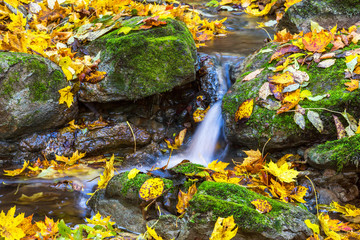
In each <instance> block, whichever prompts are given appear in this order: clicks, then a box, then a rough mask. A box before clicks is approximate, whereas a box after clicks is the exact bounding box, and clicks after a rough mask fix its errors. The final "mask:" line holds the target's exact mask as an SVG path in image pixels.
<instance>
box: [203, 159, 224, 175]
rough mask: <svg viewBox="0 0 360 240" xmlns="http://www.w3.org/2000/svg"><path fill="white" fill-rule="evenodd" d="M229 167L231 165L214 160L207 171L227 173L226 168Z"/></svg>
mask: <svg viewBox="0 0 360 240" xmlns="http://www.w3.org/2000/svg"><path fill="white" fill-rule="evenodd" d="M228 165H229V163H225V162H221V161H219V162H218V160H214V161H212V162H211V163H209V164H208V166H207V169H210V170H213V171H215V172H225V168H226V167H227V166H228Z"/></svg>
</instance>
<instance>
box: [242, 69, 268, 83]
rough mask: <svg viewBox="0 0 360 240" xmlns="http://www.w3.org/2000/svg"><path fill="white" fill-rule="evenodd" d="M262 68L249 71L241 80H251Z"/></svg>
mask: <svg viewBox="0 0 360 240" xmlns="http://www.w3.org/2000/svg"><path fill="white" fill-rule="evenodd" d="M263 70H264V68H260V69H257V70H255V71H253V72H251V73H249V74H248V75H246V76H245V77H244V78H243V80H242V81H243V82H246V81H250V80H253V79H254V78H256V76H257V75H259V74H260V73H261V72H262V71H263Z"/></svg>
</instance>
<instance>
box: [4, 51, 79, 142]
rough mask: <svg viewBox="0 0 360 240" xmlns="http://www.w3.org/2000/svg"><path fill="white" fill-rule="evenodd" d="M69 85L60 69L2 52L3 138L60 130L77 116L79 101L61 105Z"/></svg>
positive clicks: (37, 58)
mask: <svg viewBox="0 0 360 240" xmlns="http://www.w3.org/2000/svg"><path fill="white" fill-rule="evenodd" d="M67 85H68V83H67V81H66V79H65V78H64V74H63V72H62V71H61V69H60V67H59V66H57V65H56V64H55V63H53V62H52V61H50V60H48V59H45V58H42V57H40V56H37V55H30V54H26V53H13V52H0V116H1V117H2V119H1V123H0V139H9V138H16V137H19V136H21V135H24V134H30V133H34V132H36V131H41V130H45V129H50V128H56V127H59V126H61V125H63V124H65V123H67V122H69V121H70V120H71V119H73V118H74V117H75V115H76V114H77V100H76V99H75V101H74V103H73V105H72V106H71V107H70V108H67V106H66V104H59V97H60V95H59V93H58V90H60V89H61V88H64V87H66V86H67Z"/></svg>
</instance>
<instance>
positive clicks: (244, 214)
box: [188, 181, 316, 239]
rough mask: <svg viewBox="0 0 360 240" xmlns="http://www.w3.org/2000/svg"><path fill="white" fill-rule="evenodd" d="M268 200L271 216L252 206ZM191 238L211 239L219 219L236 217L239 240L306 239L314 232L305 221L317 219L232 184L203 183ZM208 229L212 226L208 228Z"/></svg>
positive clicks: (192, 210)
mask: <svg viewBox="0 0 360 240" xmlns="http://www.w3.org/2000/svg"><path fill="white" fill-rule="evenodd" d="M256 199H262V200H267V201H268V202H269V203H270V205H271V206H272V210H271V211H270V212H269V213H265V214H261V213H259V212H258V211H257V210H256V209H255V207H254V206H253V205H252V204H251V202H252V201H254V200H256ZM188 212H189V213H192V217H191V220H190V222H192V223H193V224H192V226H190V229H191V230H190V231H192V233H191V234H190V236H194V235H196V236H204V237H205V236H206V235H207V237H209V236H210V234H211V231H212V229H213V226H214V223H215V221H216V219H217V218H218V217H228V216H234V219H235V222H236V224H237V226H238V227H239V229H238V234H237V237H235V238H236V239H306V238H307V237H308V236H310V235H311V230H310V229H309V228H307V227H306V225H305V223H304V220H306V219H310V221H312V222H313V223H314V222H316V217H315V216H314V215H313V214H311V213H310V212H308V211H307V210H304V209H302V208H301V207H299V206H296V205H294V204H290V203H284V202H280V201H277V200H274V199H269V198H267V197H265V196H262V195H260V194H257V193H255V192H253V191H251V190H248V189H247V188H245V187H243V186H239V185H235V184H230V183H217V182H208V181H206V182H203V183H202V184H201V185H200V187H199V188H198V192H197V193H196V194H195V196H194V198H193V199H192V200H191V201H190V209H189V210H188ZM206 226H208V227H206Z"/></svg>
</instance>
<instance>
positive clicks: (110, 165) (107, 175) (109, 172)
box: [98, 154, 115, 189]
mask: <svg viewBox="0 0 360 240" xmlns="http://www.w3.org/2000/svg"><path fill="white" fill-rule="evenodd" d="M114 159H115V156H114V154H113V155H112V156H111V158H110V160H109V161H106V163H105V169H104V173H103V174H102V175H100V180H99V181H98V189H103V188H106V186H107V184H108V182H109V181H110V179H111V178H112V177H113V176H114V172H115V168H114Z"/></svg>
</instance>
